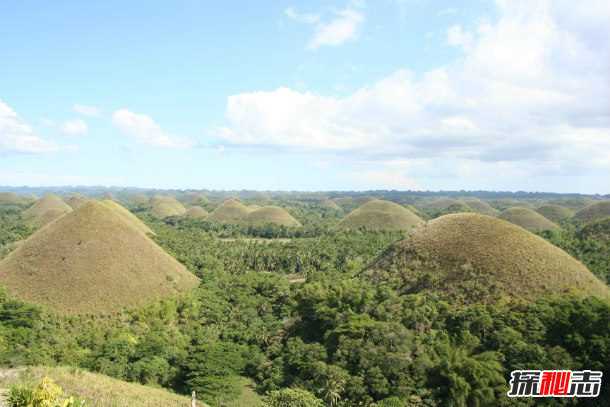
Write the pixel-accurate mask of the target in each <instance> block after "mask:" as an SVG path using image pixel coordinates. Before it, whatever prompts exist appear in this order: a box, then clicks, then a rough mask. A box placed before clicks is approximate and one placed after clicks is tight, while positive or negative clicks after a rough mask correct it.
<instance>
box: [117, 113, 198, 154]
mask: <svg viewBox="0 0 610 407" xmlns="http://www.w3.org/2000/svg"><path fill="white" fill-rule="evenodd" d="M112 124H113V125H114V126H115V127H116V128H117V129H119V131H121V133H123V134H124V135H126V136H129V137H133V138H135V139H136V140H137V141H138V142H140V143H142V144H147V145H150V146H154V147H166V148H189V147H192V146H193V143H192V141H190V140H188V139H185V138H180V137H176V136H174V135H172V134H170V133H167V132H166V131H165V130H163V129H162V128H161V126H159V125H158V124H157V123H156V122H155V121H154V120H153V119H152V118H151V117H150V116H147V115H145V114H139V113H134V112H131V111H129V110H127V109H120V110H117V111H115V112H114V113H113V114H112Z"/></svg>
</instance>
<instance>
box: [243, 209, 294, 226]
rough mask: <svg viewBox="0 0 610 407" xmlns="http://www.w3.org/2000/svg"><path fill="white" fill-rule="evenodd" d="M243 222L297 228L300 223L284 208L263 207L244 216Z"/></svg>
mask: <svg viewBox="0 0 610 407" xmlns="http://www.w3.org/2000/svg"><path fill="white" fill-rule="evenodd" d="M245 222H246V223H248V224H250V225H264V224H273V225H280V226H288V227H299V226H301V223H300V222H299V221H298V220H296V219H295V218H294V217H293V216H292V215H291V214H289V213H288V211H286V209H284V208H280V207H278V206H264V207H262V208H260V209H256V210H254V211H252V212H250V213H248V215H247V216H246V219H245Z"/></svg>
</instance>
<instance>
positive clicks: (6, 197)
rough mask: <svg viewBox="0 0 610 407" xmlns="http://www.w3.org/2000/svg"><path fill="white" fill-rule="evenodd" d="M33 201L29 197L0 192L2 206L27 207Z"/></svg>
mask: <svg viewBox="0 0 610 407" xmlns="http://www.w3.org/2000/svg"><path fill="white" fill-rule="evenodd" d="M31 202H32V199H31V198H30V197H27V196H23V195H17V194H16V193H14V192H0V205H16V206H21V205H27V204H29V203H31Z"/></svg>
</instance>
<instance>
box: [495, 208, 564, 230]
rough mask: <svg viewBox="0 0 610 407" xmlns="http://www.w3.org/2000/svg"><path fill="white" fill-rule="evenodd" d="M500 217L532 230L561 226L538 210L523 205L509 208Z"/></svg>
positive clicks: (553, 228) (555, 228) (551, 228)
mask: <svg viewBox="0 0 610 407" xmlns="http://www.w3.org/2000/svg"><path fill="white" fill-rule="evenodd" d="M498 217H499V218H500V219H503V220H505V221H508V222H510V223H514V224H515V225H519V226H521V227H522V228H524V229H527V230H529V231H530V232H541V231H543V230H557V229H559V226H558V225H557V224H556V223H553V222H551V221H550V220H548V219H547V218H545V217H544V216H542V215H541V214H539V213H538V212H536V211H534V210H532V209H529V208H521V207H513V208H508V209H505V210H504V211H502V213H501V214H500V215H499V216H498Z"/></svg>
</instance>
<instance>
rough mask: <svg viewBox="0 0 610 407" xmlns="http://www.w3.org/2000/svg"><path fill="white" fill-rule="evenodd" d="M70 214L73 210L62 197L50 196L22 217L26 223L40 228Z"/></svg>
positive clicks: (45, 197)
mask: <svg viewBox="0 0 610 407" xmlns="http://www.w3.org/2000/svg"><path fill="white" fill-rule="evenodd" d="M70 212H72V208H71V207H70V206H69V205H68V204H66V203H65V202H64V201H62V199H61V198H60V197H58V196H57V195H53V194H48V195H45V196H43V197H42V198H40V199H39V200H38V201H36V202H35V203H34V205H32V206H30V207H29V208H28V209H26V210H25V211H23V213H22V216H23V219H24V220H25V221H26V223H28V224H30V225H32V226H36V227H40V226H44V225H46V224H48V223H50V222H52V221H54V220H56V219H58V218H60V217H62V216H63V215H65V214H66V213H70Z"/></svg>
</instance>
